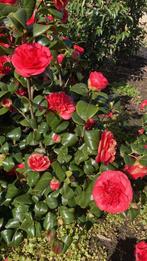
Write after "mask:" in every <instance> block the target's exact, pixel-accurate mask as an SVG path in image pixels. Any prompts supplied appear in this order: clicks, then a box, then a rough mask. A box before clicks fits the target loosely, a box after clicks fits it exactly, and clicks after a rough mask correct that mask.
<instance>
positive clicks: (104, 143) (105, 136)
mask: <svg viewBox="0 0 147 261" xmlns="http://www.w3.org/2000/svg"><path fill="white" fill-rule="evenodd" d="M116 145H117V142H116V140H115V139H114V136H113V133H112V132H111V131H108V130H105V131H103V133H102V135H101V140H100V143H99V146H98V154H97V156H96V162H97V163H99V162H103V163H104V164H105V165H108V164H109V163H112V162H113V161H114V160H115V154H116Z"/></svg>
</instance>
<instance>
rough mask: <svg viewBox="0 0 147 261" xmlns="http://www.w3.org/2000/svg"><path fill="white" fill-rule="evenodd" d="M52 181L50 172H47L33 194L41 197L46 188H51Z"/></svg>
mask: <svg viewBox="0 0 147 261" xmlns="http://www.w3.org/2000/svg"><path fill="white" fill-rule="evenodd" d="M51 179H52V176H51V174H50V173H49V172H45V173H44V174H43V175H42V176H41V178H40V179H39V181H38V182H37V184H36V186H35V187H34V188H33V194H36V195H41V194H42V193H43V191H44V190H45V188H47V187H48V186H49V181H50V180H51Z"/></svg>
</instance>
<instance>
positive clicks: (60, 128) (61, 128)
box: [55, 121, 69, 133]
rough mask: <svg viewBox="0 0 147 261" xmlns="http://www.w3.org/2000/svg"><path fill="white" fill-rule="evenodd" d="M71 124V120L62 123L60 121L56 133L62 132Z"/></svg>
mask: <svg viewBox="0 0 147 261" xmlns="http://www.w3.org/2000/svg"><path fill="white" fill-rule="evenodd" d="M68 126H69V122H68V121H64V122H62V123H60V124H59V125H58V126H57V128H56V129H55V133H60V132H62V131H64V130H66V129H67V128H68Z"/></svg>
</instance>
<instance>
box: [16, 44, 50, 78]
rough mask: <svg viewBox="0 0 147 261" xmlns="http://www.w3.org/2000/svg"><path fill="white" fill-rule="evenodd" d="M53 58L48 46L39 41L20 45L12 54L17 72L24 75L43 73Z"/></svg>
mask: <svg viewBox="0 0 147 261" xmlns="http://www.w3.org/2000/svg"><path fill="white" fill-rule="evenodd" d="M51 60H52V54H51V52H50V50H49V48H48V47H45V46H43V45H41V44H39V43H25V44H22V45H20V46H18V47H17V48H16V49H15V51H14V54H13V55H12V64H13V65H14V67H15V69H16V72H17V73H18V74H20V75H21V76H23V77H30V76H33V75H38V74H41V73H43V72H44V71H45V69H46V68H47V66H48V65H49V64H50V62H51Z"/></svg>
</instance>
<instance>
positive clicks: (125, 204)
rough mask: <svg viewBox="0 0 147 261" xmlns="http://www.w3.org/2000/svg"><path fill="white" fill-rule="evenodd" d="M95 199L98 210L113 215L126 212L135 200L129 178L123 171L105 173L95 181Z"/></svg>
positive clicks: (93, 193)
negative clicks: (133, 199)
mask: <svg viewBox="0 0 147 261" xmlns="http://www.w3.org/2000/svg"><path fill="white" fill-rule="evenodd" d="M92 195H93V199H94V201H95V203H96V205H97V207H98V208H100V209H101V210H103V211H106V212H108V213H111V214H116V213H121V212H124V211H126V210H127V209H128V208H129V206H130V203H131V201H132V198H133V191H132V187H131V183H130V181H129V179H128V177H127V176H126V175H125V174H124V173H123V172H121V171H116V170H107V171H104V172H103V173H102V174H101V175H100V176H99V177H98V178H97V179H96V181H95V183H94V187H93V191H92Z"/></svg>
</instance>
